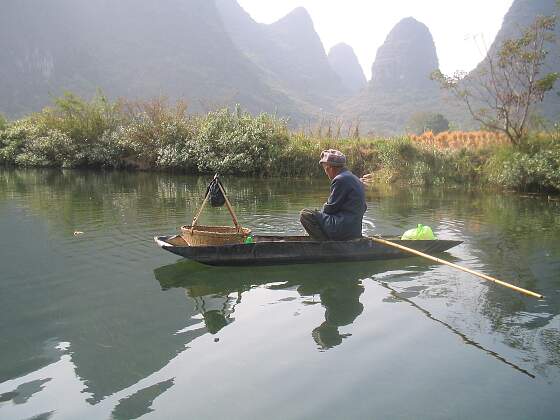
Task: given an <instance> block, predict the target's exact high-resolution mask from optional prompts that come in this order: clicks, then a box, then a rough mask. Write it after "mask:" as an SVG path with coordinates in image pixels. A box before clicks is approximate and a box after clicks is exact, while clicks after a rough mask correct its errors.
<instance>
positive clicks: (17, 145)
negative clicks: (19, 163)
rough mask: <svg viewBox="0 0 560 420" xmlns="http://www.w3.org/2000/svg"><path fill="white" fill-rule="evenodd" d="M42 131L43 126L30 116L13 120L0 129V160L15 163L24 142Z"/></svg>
mask: <svg viewBox="0 0 560 420" xmlns="http://www.w3.org/2000/svg"><path fill="white" fill-rule="evenodd" d="M43 131H44V129H43V127H40V126H38V125H37V124H35V122H34V121H33V120H31V119H30V118H26V119H22V120H18V121H15V122H13V123H12V124H10V125H9V126H8V127H7V128H5V129H4V130H2V131H0V162H3V163H10V164H14V163H16V158H17V156H18V155H19V154H20V153H22V152H23V151H24V150H25V147H26V144H27V143H29V142H30V141H31V140H32V139H34V138H36V137H38V136H40V135H41V134H42V132H43Z"/></svg>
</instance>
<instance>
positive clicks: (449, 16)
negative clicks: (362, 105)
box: [238, 0, 513, 79]
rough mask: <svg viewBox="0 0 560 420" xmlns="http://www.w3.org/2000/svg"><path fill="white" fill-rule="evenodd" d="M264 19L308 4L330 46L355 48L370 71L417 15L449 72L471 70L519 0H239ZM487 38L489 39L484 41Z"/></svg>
mask: <svg viewBox="0 0 560 420" xmlns="http://www.w3.org/2000/svg"><path fill="white" fill-rule="evenodd" d="M238 2H239V4H240V5H241V6H242V7H243V8H244V9H245V10H246V11H247V12H248V13H249V14H250V15H251V16H252V17H253V19H255V20H256V21H257V22H261V23H272V22H274V21H276V20H278V19H280V18H281V17H283V16H285V15H286V14H288V13H289V12H290V11H292V10H293V9H295V8H296V7H299V6H303V7H305V8H306V9H307V11H308V12H309V14H310V15H311V17H312V19H313V23H314V24H315V30H316V31H317V33H318V34H319V36H320V37H321V40H322V41H323V45H324V47H325V50H326V52H327V53H328V52H329V49H330V48H331V47H332V46H333V45H335V44H338V43H339V42H345V43H347V44H349V45H350V46H352V48H354V51H355V52H356V55H357V56H358V59H359V60H360V63H361V64H362V67H363V68H364V72H365V74H366V77H367V78H368V79H369V78H370V77H371V65H372V64H373V61H374V59H375V54H376V52H377V48H379V47H380V46H381V44H383V42H384V41H385V38H386V37H387V34H388V33H389V31H390V30H391V29H392V28H393V26H394V25H395V24H396V23H397V22H398V21H400V20H401V19H402V18H405V17H408V16H412V17H413V18H415V19H416V20H419V21H420V22H422V23H424V24H425V25H427V26H428V28H430V31H431V33H432V36H433V37H434V42H435V44H436V49H437V53H438V57H439V62H440V67H441V69H442V71H443V72H444V73H452V72H454V71H455V70H471V69H473V68H474V67H475V66H476V65H477V64H478V63H479V62H480V61H481V60H482V58H483V55H484V44H487V46H488V47H489V46H490V44H491V43H492V41H493V40H494V37H495V36H496V33H497V32H498V30H499V29H500V27H501V25H502V20H503V18H504V15H505V14H506V12H507V11H508V9H509V7H510V6H511V4H512V3H513V0H384V1H379V0H238ZM483 40H484V41H483Z"/></svg>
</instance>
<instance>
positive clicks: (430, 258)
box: [370, 237, 544, 299]
mask: <svg viewBox="0 0 560 420" xmlns="http://www.w3.org/2000/svg"><path fill="white" fill-rule="evenodd" d="M370 239H371V240H372V241H374V242H378V243H380V244H383V245H387V246H392V247H394V248H398V249H401V250H403V251H406V252H410V253H411V254H415V255H418V256H420V257H424V258H427V259H429V260H432V261H435V262H437V263H440V264H445V265H448V266H450V267H453V268H456V269H458V270H461V271H465V272H467V273H470V274H473V275H475V276H478V277H480V278H483V279H485V280H488V281H491V282H494V283H497V284H499V285H501V286H504V287H508V288H510V289H512V290H515V291H517V292H520V293H523V294H526V295H528V296H532V297H536V298H538V299H543V298H544V296H543V295H541V294H539V293H535V292H532V291H530V290H527V289H523V288H521V287H517V286H514V285H513V284H510V283H506V282H505V281H502V280H498V279H496V278H494V277H491V276H487V275H486V274H483V273H479V272H478V271H474V270H471V269H470V268H466V267H461V266H460V265H457V264H453V263H452V262H449V261H445V260H442V259H440V258H436V257H432V256H431V255H428V254H424V253H423V252H420V251H416V250H415V249H412V248H408V247H406V246H402V245H399V244H396V243H394V242H390V241H387V240H385V239H381V238H375V237H371V238H370Z"/></svg>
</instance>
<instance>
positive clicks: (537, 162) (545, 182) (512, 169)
mask: <svg viewBox="0 0 560 420" xmlns="http://www.w3.org/2000/svg"><path fill="white" fill-rule="evenodd" d="M531 152H533V153H531ZM485 175H486V178H487V179H488V180H489V182H491V183H493V184H496V185H499V186H501V187H503V188H507V189H513V190H518V191H560V147H559V146H551V147H549V148H547V149H540V150H535V149H533V150H530V151H529V152H527V151H519V150H516V149H513V148H510V149H503V150H501V151H500V153H497V154H495V155H494V156H492V157H491V158H490V159H489V160H488V163H487V165H486V167H485Z"/></svg>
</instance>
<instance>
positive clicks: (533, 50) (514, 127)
mask: <svg viewBox="0 0 560 420" xmlns="http://www.w3.org/2000/svg"><path fill="white" fill-rule="evenodd" d="M555 25H556V17H555V16H539V17H537V18H536V19H535V20H534V21H533V23H532V24H531V25H529V26H528V27H526V28H525V29H524V30H523V31H522V32H521V34H520V36H519V37H517V38H510V39H506V40H505V41H503V42H502V44H501V46H500V47H499V48H498V49H497V50H496V51H495V52H490V53H488V55H487V57H486V59H485V61H484V62H483V64H482V66H481V67H480V68H479V69H477V71H475V72H473V73H472V74H469V75H467V74H466V73H465V72H456V73H455V74H453V75H452V76H446V75H444V74H443V73H441V71H439V70H437V71H435V72H434V73H433V74H432V78H433V79H435V80H437V81H439V82H440V84H441V86H442V87H443V88H444V89H446V90H449V91H451V92H452V93H453V94H454V95H455V96H456V97H457V98H459V99H460V100H462V101H463V102H464V103H465V104H466V106H467V108H468V110H469V112H470V114H471V116H472V117H473V119H474V120H475V121H478V122H479V123H480V124H482V125H483V126H484V127H485V128H487V129H490V130H494V131H500V132H503V133H505V134H506V136H507V137H508V138H509V140H510V141H511V143H513V144H514V145H520V144H522V143H523V141H524V139H525V138H526V136H527V132H528V130H529V128H530V118H531V116H532V115H533V113H534V111H535V105H536V104H538V103H540V102H542V101H543V99H544V96H545V94H546V93H547V92H549V91H551V90H552V89H553V88H554V85H555V83H556V81H557V80H558V78H559V77H560V74H559V73H556V72H545V71H544V70H545V69H544V64H545V60H546V57H547V55H548V53H549V51H548V48H549V46H550V45H551V44H552V43H554V42H555V37H554V29H555Z"/></svg>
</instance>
